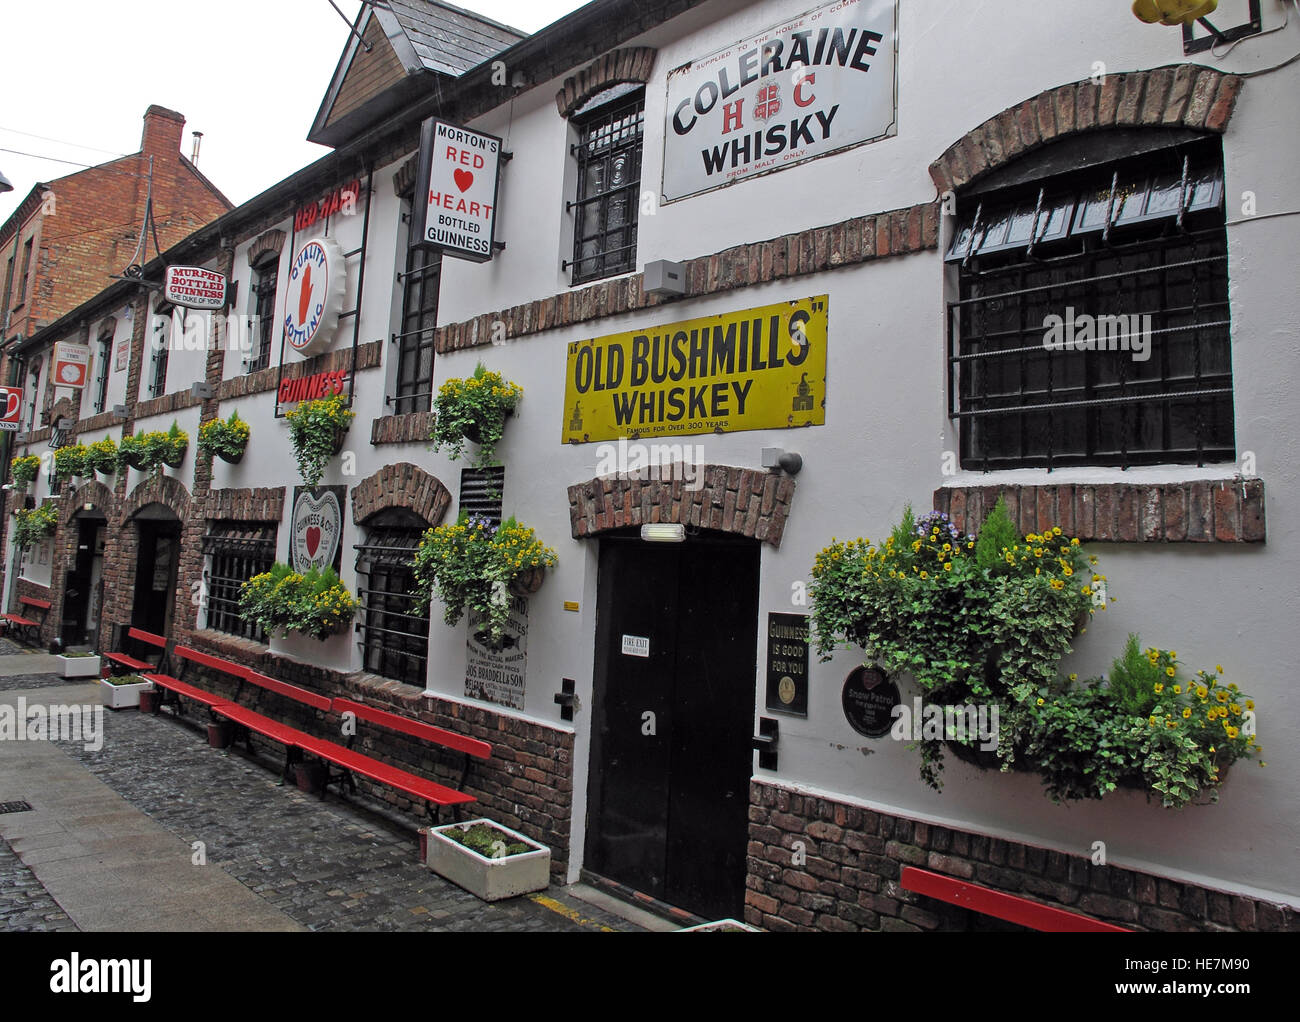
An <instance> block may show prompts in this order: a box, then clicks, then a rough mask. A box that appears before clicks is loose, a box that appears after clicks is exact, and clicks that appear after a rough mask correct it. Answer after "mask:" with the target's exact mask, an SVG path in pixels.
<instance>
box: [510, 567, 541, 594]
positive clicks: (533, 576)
mask: <svg viewBox="0 0 1300 1022" xmlns="http://www.w3.org/2000/svg"><path fill="white" fill-rule="evenodd" d="M545 581H546V568H545V567H544V566H542V565H539V566H538V567H536V568H529V569H528V570H527V571H522V572H520V573H519V574H518V575H516V576H515V577H514V578H512V579H511V580H510V587H509V588H510V591H511V592H512V593H514V594H515V595H516V596H532V595H533V593H535V592H537V590H539V589H541V588H542V583H543V582H545Z"/></svg>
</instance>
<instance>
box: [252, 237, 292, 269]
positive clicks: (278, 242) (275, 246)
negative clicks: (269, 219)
mask: <svg viewBox="0 0 1300 1022" xmlns="http://www.w3.org/2000/svg"><path fill="white" fill-rule="evenodd" d="M285 238H286V235H285V233H284V231H281V230H271V231H267V232H266V233H265V234H262V235H260V236H259V237H258V238H257V240H256V241H254V242H253V243H252V244H251V245H249V246H248V265H249V266H256V265H257V264H258V263H260V262H261V261H262V260H263V259H264V258H266V256H267V254H268V253H270V254H273V255H275V256H279V254H280V252H281V251H282V250H283V249H284V241H285Z"/></svg>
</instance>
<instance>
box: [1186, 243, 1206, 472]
mask: <svg viewBox="0 0 1300 1022" xmlns="http://www.w3.org/2000/svg"><path fill="white" fill-rule="evenodd" d="M1189 240H1190V241H1191V245H1192V256H1193V258H1195V256H1196V239H1195V238H1191V239H1189ZM1200 276H1201V275H1200V273H1198V272H1197V271H1196V269H1195V268H1193V270H1192V322H1193V323H1195V322H1197V321H1198V319H1199V317H1198V316H1197V306H1198V305H1199V304H1200V299H1201V288H1200ZM1192 379H1193V380H1195V381H1196V386H1197V389H1198V390H1199V389H1200V385H1201V332H1200V330H1199V329H1198V330H1193V331H1192ZM1195 408H1196V412H1195V414H1194V416H1193V420H1192V422H1193V425H1192V428H1193V429H1194V430H1195V432H1196V464H1197V465H1198V466H1199V465H1204V464H1205V417H1204V413H1203V411H1202V409H1203V408H1204V403H1203V401H1202V400H1201V398H1199V397H1198V398H1197V399H1196V404H1195Z"/></svg>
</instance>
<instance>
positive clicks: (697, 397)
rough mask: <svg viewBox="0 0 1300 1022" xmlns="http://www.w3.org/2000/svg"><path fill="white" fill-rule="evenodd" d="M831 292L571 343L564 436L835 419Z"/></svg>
mask: <svg viewBox="0 0 1300 1022" xmlns="http://www.w3.org/2000/svg"><path fill="white" fill-rule="evenodd" d="M826 305H827V299H826V295H817V296H816V297H813V298H801V299H799V300H797V301H791V302H780V303H778V304H776V305H764V306H761V307H759V308H756V309H744V310H742V311H740V312H729V313H726V314H724V315H721V316H706V317H703V318H701V319H688V320H683V321H682V322H680V323H669V324H667V325H665V326H656V327H649V328H647V329H642V330H632V331H628V332H626V333H621V334H609V335H607V336H605V337H596V338H594V339H592V340H588V341H575V342H574V343H572V344H570V345H569V349H568V359H567V362H566V365H565V373H566V376H565V385H564V425H563V434H562V439H563V441H564V442H565V443H588V442H591V441H597V440H616V439H618V438H620V437H632V438H642V437H656V436H672V435H681V434H692V433H733V432H739V431H742V430H748V429H788V428H792V427H795V426H820V425H824V424H825V422H826V333H827V331H826V318H827V310H826Z"/></svg>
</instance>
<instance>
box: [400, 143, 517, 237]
mask: <svg viewBox="0 0 1300 1022" xmlns="http://www.w3.org/2000/svg"><path fill="white" fill-rule="evenodd" d="M500 166H501V140H500V139H499V138H497V137H496V136H494V135H485V134H483V132H481V131H471V130H470V129H469V128H462V127H460V126H458V125H455V124H451V123H449V122H448V121H442V120H439V119H438V118H436V117H433V118H430V119H429V120H427V121H425V122H424V125H423V126H422V128H421V130H420V163H419V173H418V174H417V176H416V187H417V188H423V192H422V193H421V192H418V191H417V193H416V202H415V209H414V218H415V222H414V223H413V224H412V230H411V245H412V246H413V247H417V248H421V247H422V248H427V247H429V246H436V247H437V248H440V249H442V251H443V253H444V254H446V255H452V256H456V257H458V258H460V259H469V260H472V261H473V262H479V263H481V262H486V261H487V260H489V259H491V258H492V253H493V247H494V245H495V234H496V222H497V180H498V177H499V171H500Z"/></svg>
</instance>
